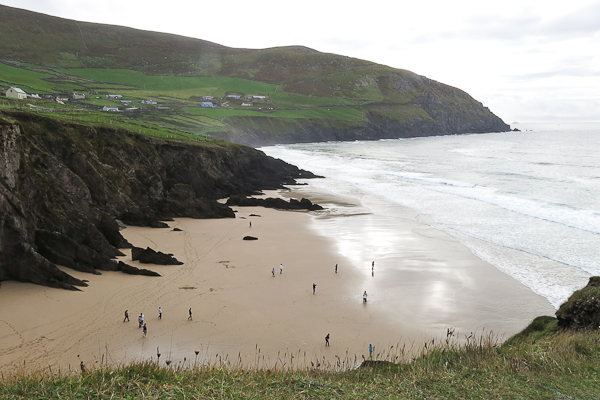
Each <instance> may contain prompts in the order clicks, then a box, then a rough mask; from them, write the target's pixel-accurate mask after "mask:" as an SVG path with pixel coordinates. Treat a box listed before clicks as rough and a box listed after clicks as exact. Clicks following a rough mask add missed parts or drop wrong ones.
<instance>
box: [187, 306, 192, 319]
mask: <svg viewBox="0 0 600 400" xmlns="http://www.w3.org/2000/svg"><path fill="white" fill-rule="evenodd" d="M188 313H189V314H190V316H189V317H188V321H191V320H192V309H191V308H190V309H189V310H188Z"/></svg>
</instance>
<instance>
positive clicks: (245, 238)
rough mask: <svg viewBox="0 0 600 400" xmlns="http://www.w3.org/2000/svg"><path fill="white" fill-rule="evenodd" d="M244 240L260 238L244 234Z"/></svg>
mask: <svg viewBox="0 0 600 400" xmlns="http://www.w3.org/2000/svg"><path fill="white" fill-rule="evenodd" d="M243 240H258V238H257V237H254V236H244V239H243Z"/></svg>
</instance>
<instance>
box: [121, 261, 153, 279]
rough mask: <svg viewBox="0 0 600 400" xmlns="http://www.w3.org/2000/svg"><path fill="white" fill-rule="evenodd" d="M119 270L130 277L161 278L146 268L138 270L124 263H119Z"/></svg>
mask: <svg viewBox="0 0 600 400" xmlns="http://www.w3.org/2000/svg"><path fill="white" fill-rule="evenodd" d="M118 265H119V270H120V271H121V272H124V273H126V274H130V275H145V276H160V274H159V273H158V272H154V271H150V270H149V269H145V268H137V267H134V266H132V265H129V264H125V263H124V262H123V261H119V264H118Z"/></svg>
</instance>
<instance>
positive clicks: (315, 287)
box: [313, 283, 317, 294]
mask: <svg viewBox="0 0 600 400" xmlns="http://www.w3.org/2000/svg"><path fill="white" fill-rule="evenodd" d="M316 289H317V284H316V283H313V294H315V290H316Z"/></svg>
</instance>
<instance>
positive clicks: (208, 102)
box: [6, 86, 267, 112]
mask: <svg viewBox="0 0 600 400" xmlns="http://www.w3.org/2000/svg"><path fill="white" fill-rule="evenodd" d="M6 97H8V98H11V99H18V100H24V99H27V98H34V99H42V97H41V96H40V95H39V94H28V93H26V92H25V91H24V90H23V89H20V88H18V87H14V86H13V87H11V88H9V89H8V90H7V91H6ZM43 98H45V99H49V100H55V101H56V102H58V103H60V104H65V101H69V100H70V99H69V97H67V96H60V95H59V96H56V97H55V96H53V95H44V97H43ZM96 98H99V97H96ZM72 99H73V100H84V99H85V94H83V93H73V94H72ZM106 99H109V100H120V102H121V107H119V106H116V105H115V106H113V105H106V106H104V107H102V111H109V112H119V111H137V110H140V108H139V107H131V106H132V103H133V101H132V100H122V99H123V95H121V94H111V93H109V94H107V95H106ZM219 99H221V100H222V98H219ZM215 100H217V99H216V98H215V97H214V96H202V101H201V102H200V106H201V107H206V108H220V106H219V105H217V104H216V103H215ZM225 100H226V101H231V100H242V103H241V105H242V107H252V106H253V102H252V101H253V100H259V101H261V100H262V101H265V100H267V96H261V95H256V96H254V95H253V96H247V97H246V98H242V95H239V94H228V95H226V96H225ZM141 103H142V104H150V105H157V104H158V102H157V101H156V100H152V99H146V100H142V102H141ZM156 109H157V110H168V109H169V107H167V106H158V107H156Z"/></svg>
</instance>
